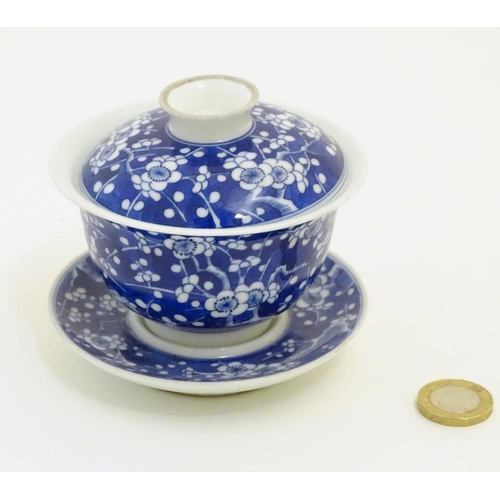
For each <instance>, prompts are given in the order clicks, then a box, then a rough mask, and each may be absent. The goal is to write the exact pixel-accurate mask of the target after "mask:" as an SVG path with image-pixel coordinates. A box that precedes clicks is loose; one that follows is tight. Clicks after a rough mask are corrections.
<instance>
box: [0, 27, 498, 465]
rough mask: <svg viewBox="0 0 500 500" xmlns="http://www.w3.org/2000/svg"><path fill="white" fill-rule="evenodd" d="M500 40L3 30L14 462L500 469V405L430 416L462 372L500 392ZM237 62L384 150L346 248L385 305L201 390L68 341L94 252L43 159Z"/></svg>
mask: <svg viewBox="0 0 500 500" xmlns="http://www.w3.org/2000/svg"><path fill="white" fill-rule="evenodd" d="M499 56H500V31H498V30H463V29H460V30H458V29H454V30H408V29H406V30H405V29H398V30H372V29H368V30H349V29H329V30H318V29H314V30H283V29H270V30H245V29H235V30H224V29H211V30H175V29H161V30H152V29H146V30H142V29H141V30H57V31H51V30H40V31H37V30H24V31H21V30H17V31H8V30H3V31H0V60H1V61H2V66H1V69H0V76H1V78H0V147H1V153H2V154H1V159H2V165H1V167H0V168H1V175H0V178H1V180H2V182H1V186H2V187H1V191H0V193H1V195H0V218H1V219H0V222H1V235H2V236H1V238H2V240H1V245H0V252H1V260H0V276H1V278H0V279H1V284H2V287H1V289H0V311H1V314H2V319H3V325H2V327H1V329H0V330H1V334H0V335H1V336H0V339H1V350H0V354H1V355H0V443H1V445H0V470H72V471H81V470H105V471H108V470H124V471H128V470H163V471H170V470H215V471H218V470H221V471H231V470H240V471H245V470H271V471H275V470H294V471H297V470H499V468H500V454H499V453H498V442H499V436H500V429H499V415H498V414H495V413H494V414H493V416H492V417H491V418H490V419H489V420H488V421H487V422H485V423H483V424H480V425H478V426H475V427H470V428H463V429H460V428H447V427H444V426H439V425H436V424H433V423H431V422H429V421H427V420H425V419H424V418H423V417H422V416H421V415H420V414H419V413H418V412H417V410H416V408H415V399H416V394H417V392H418V390H419V388H420V387H421V386H422V385H424V384H425V383H427V382H429V381H432V380H434V379H438V378H451V377H454V378H464V379H469V380H471V381H474V382H477V383H479V384H482V385H484V386H485V387H486V388H488V389H489V390H490V391H491V392H492V393H493V397H495V396H498V397H500V369H499V363H498V359H499V353H500V330H499V325H498V311H499V306H498V303H499V299H500V292H499V287H498V282H499V279H500V265H499V257H500V236H499V229H498V227H499V224H498V216H499V201H498V200H499V194H498V192H499V185H500V163H499V157H500V140H499V116H500V97H499V95H500V94H499V89H500V66H499V64H498V60H499ZM204 73H228V74H233V75H237V76H241V77H244V78H247V79H249V80H251V81H253V82H254V83H256V84H257V85H258V87H259V88H260V91H261V98H262V100H263V101H268V102H273V100H279V101H281V102H285V103H286V102H288V103H290V104H295V105H296V106H299V107H301V108H304V109H310V110H311V111H312V112H314V113H319V114H323V115H325V116H326V117H328V118H329V119H330V120H332V121H333V122H335V123H336V124H338V125H339V126H341V127H343V128H344V129H346V130H348V131H349V132H351V133H352V134H353V135H354V136H355V137H356V139H357V140H358V142H360V143H361V144H362V145H363V146H364V149H365V151H366V153H367V155H368V156H369V159H370V173H369V178H368V181H367V183H366V185H365V187H364V188H363V190H362V191H361V192H360V193H359V194H358V195H357V196H356V197H355V198H354V199H353V200H352V201H351V202H349V203H348V204H347V205H346V206H345V207H343V208H342V209H341V210H340V211H339V214H338V217H337V224H336V228H335V231H334V239H333V242H332V249H334V250H335V251H336V252H337V253H339V255H341V256H342V257H343V258H345V259H346V260H347V261H348V262H349V263H350V264H352V266H353V267H354V268H355V269H356V270H357V271H358V273H359V275H360V276H361V278H362V279H363V281H364V283H365V285H366V288H367V290H368V295H369V310H368V316H367V320H366V322H365V324H364V326H363V328H362V331H361V332H360V334H359V336H358V337H357V339H356V340H355V341H353V343H352V344H351V345H350V346H349V347H348V348H347V349H346V350H345V351H343V352H342V353H341V354H339V356H338V357H336V358H335V359H334V360H332V361H331V362H329V363H327V364H326V365H323V366H322V367H320V368H319V369H317V370H315V371H314V372H311V373H309V374H306V375H304V376H302V377H300V378H298V379H295V380H293V381H290V382H287V383H284V384H282V385H278V386H275V387H271V388H268V389H263V390H259V391H255V392H251V393H246V394H240V395H235V396H226V397H215V398H199V397H189V396H182V395H176V394H170V393H165V392H160V391H156V390H152V389H148V388H145V387H141V386H136V385H133V384H131V383H129V382H125V381H122V380H121V379H118V378H116V377H114V376H112V375H109V374H107V373H105V372H103V371H101V370H99V369H98V368H96V367H94V366H93V365H90V364H89V363H88V362H86V361H85V360H83V359H81V358H79V357H78V355H77V354H75V353H74V352H72V351H71V350H70V349H69V348H68V347H67V346H66V345H65V344H64V343H63V341H62V340H61V339H60V338H59V336H58V334H57V333H56V331H55V329H54V328H53V326H52V325H51V322H50V319H49V315H48V293H49V289H50V287H51V285H52V282H53V280H54V278H55V276H56V275H57V274H58V273H59V271H60V270H61V269H62V268H63V267H64V266H65V265H66V263H67V262H69V261H70V260H71V259H73V258H74V257H75V256H76V255H78V254H79V253H81V252H82V251H83V250H84V249H85V242H84V238H83V231H82V227H81V222H80V218H79V212H78V209H77V208H76V207H75V206H74V205H72V204H71V203H70V202H69V201H68V200H66V199H65V198H64V197H63V196H62V195H61V194H59V192H58V191H57V190H56V189H55V187H53V186H52V184H51V181H50V178H49V175H48V171H47V158H48V155H49V151H50V149H51V146H52V145H53V143H54V142H55V141H56V139H57V138H58V137H59V136H60V135H61V134H63V133H64V132H65V131H66V130H67V129H68V127H70V126H72V125H73V124H75V123H77V122H79V121H81V120H83V119H85V118H87V117H89V116H91V115H93V114H96V113H98V112H100V111H103V110H106V109H109V108H111V107H114V106H119V105H122V104H126V103H129V102H134V101H140V100H147V99H154V98H155V97H156V95H157V94H158V93H159V91H160V90H161V89H162V88H163V87H164V86H165V85H167V84H168V83H170V82H172V81H174V80H177V79H179V78H183V77H186V76H191V75H196V74H204Z"/></svg>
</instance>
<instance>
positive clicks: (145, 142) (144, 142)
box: [132, 137, 161, 149]
mask: <svg viewBox="0 0 500 500" xmlns="http://www.w3.org/2000/svg"><path fill="white" fill-rule="evenodd" d="M158 144H161V139H157V138H156V137H148V138H147V139H141V140H140V141H139V142H136V143H135V144H132V148H133V149H139V148H149V147H150V146H157V145H158Z"/></svg>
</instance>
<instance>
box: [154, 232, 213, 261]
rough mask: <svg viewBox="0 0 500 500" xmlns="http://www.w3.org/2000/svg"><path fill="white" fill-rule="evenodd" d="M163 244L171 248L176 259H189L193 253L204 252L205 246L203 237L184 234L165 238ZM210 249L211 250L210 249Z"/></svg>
mask: <svg viewBox="0 0 500 500" xmlns="http://www.w3.org/2000/svg"><path fill="white" fill-rule="evenodd" d="M163 244H164V245H165V246H166V247H167V248H168V249H169V250H172V252H173V253H174V255H175V256H176V257H177V258H178V259H181V260H182V259H189V258H190V257H192V256H193V255H199V254H201V253H203V252H205V250H206V247H205V244H204V239H203V238H200V237H185V236H176V235H174V236H171V237H170V238H167V239H166V240H165V241H164V242H163ZM210 251H212V253H213V250H211V249H210Z"/></svg>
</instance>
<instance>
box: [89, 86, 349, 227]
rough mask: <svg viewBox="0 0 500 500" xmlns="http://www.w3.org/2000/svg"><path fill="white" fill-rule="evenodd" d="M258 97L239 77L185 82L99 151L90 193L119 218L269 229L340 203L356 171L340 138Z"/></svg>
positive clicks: (92, 162) (94, 156)
mask: <svg viewBox="0 0 500 500" xmlns="http://www.w3.org/2000/svg"><path fill="white" fill-rule="evenodd" d="M257 98H258V92H257V90H256V88H255V87H254V86H253V85H252V84H250V83H249V82H246V81H244V80H241V79H238V78H233V77H220V76H206V77H196V78H194V79H187V80H183V81H180V82H176V83H175V84H173V85H171V86H169V87H167V88H166V89H165V90H164V92H163V93H162V95H161V96H160V103H161V104H162V107H161V108H157V109H153V110H151V111H149V112H146V113H143V114H141V115H139V116H136V117H135V118H133V119H131V120H129V121H128V122H126V123H124V124H123V125H122V126H121V127H118V128H117V129H115V130H114V131H112V132H111V133H110V134H109V135H107V136H106V137H104V138H103V140H102V141H101V142H100V143H99V144H98V145H97V146H96V147H95V148H94V149H93V151H92V152H91V154H90V155H89V157H88V159H87V160H86V161H85V164H84V166H83V170H82V181H83V185H84V187H85V190H86V192H87V193H88V195H89V196H90V197H91V198H92V199H93V200H94V201H95V202H96V203H98V204H99V205H102V206H103V207H105V208H107V209H109V210H111V211H113V212H115V213H117V214H119V215H124V216H126V217H129V218H132V219H136V220H140V221H144V222H150V223H154V224H161V225H168V226H177V227H188V228H231V227H238V226H245V225H254V224H262V223H266V222H271V221H276V220H281V219H283V218H285V217H293V216H294V215H296V214H299V213H302V212H303V211H305V210H307V209H308V208H310V207H311V206H313V205H316V204H318V203H320V202H322V201H325V200H326V199H327V198H331V197H332V196H333V195H334V194H335V192H336V191H337V190H338V189H339V188H340V186H341V185H342V182H343V180H344V176H345V170H346V169H345V164H344V158H343V155H342V152H341V151H340V149H339V148H338V146H337V144H336V143H335V141H334V140H333V139H332V138H331V137H329V136H327V135H326V134H325V133H323V131H322V130H321V129H320V128H318V127H316V126H315V125H313V124H311V123H309V122H308V121H306V120H305V119H303V118H301V117H300V116H297V115H295V114H292V113H289V112H287V111H286V110H283V109H280V108H277V107H275V106H272V105H270V104H264V103H259V102H257Z"/></svg>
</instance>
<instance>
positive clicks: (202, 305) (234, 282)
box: [83, 212, 334, 332]
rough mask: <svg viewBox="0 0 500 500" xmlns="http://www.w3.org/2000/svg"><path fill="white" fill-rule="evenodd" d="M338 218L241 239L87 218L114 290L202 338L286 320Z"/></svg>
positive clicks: (133, 305)
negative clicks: (284, 314) (282, 317)
mask: <svg viewBox="0 0 500 500" xmlns="http://www.w3.org/2000/svg"><path fill="white" fill-rule="evenodd" d="M333 218H334V214H327V215H324V216H323V217H321V218H319V219H317V220H315V221H311V222H306V223H304V224H300V225H299V226H295V227H292V228H290V229H281V230H278V231H269V232H265V233H257V234H250V235H241V236H237V237H216V236H214V237H207V236H198V237H196V236H180V235H176V234H163V233H151V232H147V231H139V230H137V229H134V228H130V227H126V226H121V225H119V224H116V223H112V222H109V221H107V220H105V219H101V218H99V217H96V216H93V215H91V214H89V213H88V212H83V222H84V228H85V234H86V237H87V242H88V245H89V249H90V255H91V257H92V259H93V261H94V262H95V263H96V265H97V267H98V268H99V269H100V270H101V272H102V275H103V276H104V279H105V281H106V284H107V285H108V287H109V288H110V289H111V290H113V291H115V292H116V294H117V295H119V296H120V297H121V299H122V302H123V303H124V304H126V305H127V307H129V308H130V309H132V310H133V311H135V312H137V313H138V314H140V315H141V316H144V317H146V318H148V319H150V320H153V321H157V322H160V323H164V324H166V325H172V326H176V327H185V328H186V327H187V328H190V329H197V330H199V331H200V332H210V331H215V330H221V329H224V328H226V327H235V326H238V325H249V324H251V323H257V322H260V321H262V320H264V319H268V318H271V317H273V316H276V315H277V314H280V313H282V312H283V311H285V310H286V309H288V308H289V307H290V306H291V305H293V304H294V303H295V302H296V301H297V300H298V299H299V297H300V296H301V295H302V294H303V293H304V291H305V290H306V289H307V287H308V286H309V285H310V284H311V283H312V282H313V281H314V280H315V278H316V276H317V275H318V273H319V271H320V268H321V265H322V264H323V262H324V260H325V257H326V253H327V252H328V244H329V241H330V237H331V233H332V228H333Z"/></svg>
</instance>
